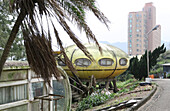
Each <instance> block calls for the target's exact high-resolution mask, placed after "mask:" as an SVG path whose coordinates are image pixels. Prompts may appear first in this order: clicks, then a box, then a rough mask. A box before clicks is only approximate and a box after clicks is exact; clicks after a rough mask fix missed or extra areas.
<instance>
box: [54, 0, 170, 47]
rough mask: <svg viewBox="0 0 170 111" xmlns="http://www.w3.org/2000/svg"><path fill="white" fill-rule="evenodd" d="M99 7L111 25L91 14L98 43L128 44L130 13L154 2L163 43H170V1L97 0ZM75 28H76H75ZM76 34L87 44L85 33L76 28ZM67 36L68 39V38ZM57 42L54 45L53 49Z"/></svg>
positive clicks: (65, 39)
mask: <svg viewBox="0 0 170 111" xmlns="http://www.w3.org/2000/svg"><path fill="white" fill-rule="evenodd" d="M96 1H97V6H98V7H99V8H100V10H101V11H102V12H103V13H104V14H105V16H106V17H108V19H109V20H110V21H111V23H110V24H109V27H110V29H109V30H108V29H107V28H106V26H105V25H104V24H102V23H100V22H99V21H98V19H97V18H96V17H95V16H94V15H93V14H92V13H89V14H88V16H87V21H88V24H89V26H90V28H91V29H92V31H93V33H94V34H95V35H96V38H97V40H98V41H108V42H110V43H115V42H127V34H128V32H127V30H128V13H129V12H133V11H134V12H136V11H142V8H143V7H144V5H145V3H148V2H153V5H154V6H155V7H156V17H157V18H156V24H160V25H161V35H162V41H166V42H170V0H96ZM73 27H74V26H73ZM73 30H74V32H75V33H76V34H77V35H78V37H79V39H80V40H81V41H82V42H87V39H86V37H85V34H84V33H79V31H78V30H77V29H76V28H73ZM59 34H60V36H63V37H62V40H63V41H64V45H65V46H68V45H70V44H73V43H72V42H71V40H69V37H68V36H67V35H66V34H64V32H62V31H60V33H59ZM66 36H67V37H66ZM54 46H55V42H54V43H53V47H54Z"/></svg>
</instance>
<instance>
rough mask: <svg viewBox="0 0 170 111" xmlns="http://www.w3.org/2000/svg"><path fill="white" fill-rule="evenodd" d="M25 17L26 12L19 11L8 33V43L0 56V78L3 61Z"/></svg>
mask: <svg viewBox="0 0 170 111" xmlns="http://www.w3.org/2000/svg"><path fill="white" fill-rule="evenodd" d="M25 16H26V12H25V11H24V10H21V12H20V14H19V16H18V18H17V20H16V22H15V24H14V26H13V28H12V31H11V33H10V36H9V38H8V41H7V43H6V45H5V48H4V51H3V53H2V56H1V58H0V76H1V72H2V69H3V66H4V64H5V61H6V60H7V57H8V54H9V51H10V49H11V46H12V44H13V42H14V40H15V38H16V34H17V33H18V30H19V27H20V25H21V23H22V21H23V20H24V18H25Z"/></svg>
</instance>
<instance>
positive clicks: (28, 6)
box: [0, 0, 109, 82]
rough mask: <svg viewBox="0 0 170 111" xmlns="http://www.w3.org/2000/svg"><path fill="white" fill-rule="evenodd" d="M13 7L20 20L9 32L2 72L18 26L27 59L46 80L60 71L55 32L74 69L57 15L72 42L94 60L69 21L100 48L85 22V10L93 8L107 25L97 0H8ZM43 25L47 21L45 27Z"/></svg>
mask: <svg viewBox="0 0 170 111" xmlns="http://www.w3.org/2000/svg"><path fill="white" fill-rule="evenodd" d="M9 1H10V8H11V10H12V11H13V12H17V13H18V17H17V20H16V22H15V24H14V26H13V29H12V31H11V33H10V36H9V39H8V41H7V43H6V46H5V48H4V52H3V54H2V57H1V59H0V75H1V72H2V69H3V65H4V63H5V61H6V59H7V56H8V54H9V50H10V47H11V45H12V43H13V41H14V39H15V37H16V34H17V32H18V30H19V28H20V27H21V28H22V32H23V35H24V44H25V47H26V53H27V59H28V62H29V65H30V67H31V68H32V69H33V70H34V71H35V73H36V74H38V75H39V74H41V75H39V76H41V77H42V78H43V79H44V80H45V82H49V78H50V77H51V76H52V74H54V76H55V77H56V78H57V79H59V78H60V74H59V71H57V68H56V63H55V59H54V56H53V52H52V47H51V33H52V32H53V33H54V34H55V37H56V40H57V43H58V45H59V47H60V50H61V52H62V53H63V55H64V58H65V62H66V64H67V66H68V67H69V68H70V69H71V70H72V71H73V72H75V70H74V67H73V66H72V64H71V62H70V61H69V59H68V57H67V56H66V54H65V51H64V48H63V44H62V41H61V39H60V38H61V37H60V36H59V34H58V30H57V27H56V26H55V22H54V18H55V20H57V22H58V23H59V24H60V25H61V27H62V28H63V29H64V30H65V32H66V33H67V34H68V35H69V37H70V38H71V39H72V40H73V42H74V43H75V44H76V45H77V46H78V47H79V48H80V49H81V50H82V51H83V52H84V53H85V55H86V56H88V57H89V58H90V59H93V58H92V56H91V55H90V53H89V52H88V51H87V49H86V47H85V46H83V45H82V43H81V42H80V41H79V40H78V39H77V37H76V35H75V34H74V32H73V31H72V30H71V28H70V27H69V25H68V23H67V21H69V22H72V23H74V24H76V25H77V26H78V28H79V30H80V31H82V30H83V31H84V32H85V33H86V36H87V38H88V39H89V40H92V41H94V42H95V43H96V44H97V46H98V47H99V50H100V51H101V48H100V46H99V44H98V42H97V40H96V38H95V35H94V34H93V32H92V31H91V29H90V28H89V26H88V25H87V23H86V19H85V15H86V11H92V12H93V13H94V15H95V16H96V17H97V18H98V19H99V20H100V21H101V22H103V23H104V24H105V25H106V26H107V27H108V25H107V23H108V22H109V20H108V19H107V18H106V17H105V16H104V14H103V13H102V12H101V11H100V10H99V9H98V8H97V7H96V0H9ZM43 24H46V27H44V25H43Z"/></svg>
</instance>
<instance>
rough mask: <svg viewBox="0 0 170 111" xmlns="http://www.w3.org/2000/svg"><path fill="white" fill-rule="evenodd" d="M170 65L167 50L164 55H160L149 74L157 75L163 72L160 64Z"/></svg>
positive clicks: (169, 53) (168, 51) (169, 55)
mask: <svg viewBox="0 0 170 111" xmlns="http://www.w3.org/2000/svg"><path fill="white" fill-rule="evenodd" d="M165 63H170V50H167V51H166V52H165V53H163V54H161V55H160V57H159V58H158V59H157V64H156V65H155V66H154V67H153V68H152V70H151V72H150V73H151V74H158V73H162V72H163V67H162V64H165Z"/></svg>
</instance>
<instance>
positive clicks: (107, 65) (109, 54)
mask: <svg viewBox="0 0 170 111" xmlns="http://www.w3.org/2000/svg"><path fill="white" fill-rule="evenodd" d="M84 46H85V47H86V48H87V50H88V51H89V52H90V54H91V55H92V56H93V58H94V59H95V61H91V60H90V59H89V58H88V57H86V56H85V54H84V53H83V52H82V51H81V50H80V49H79V48H78V47H77V46H76V45H71V46H69V47H67V48H66V49H65V51H66V54H67V56H68V57H69V59H70V60H71V62H72V63H73V65H74V67H75V68H76V70H77V73H76V75H77V76H78V77H79V78H80V79H90V78H91V76H92V75H94V77H95V78H96V79H107V78H108V79H109V78H113V77H115V76H118V75H120V74H122V73H123V72H125V71H126V70H127V68H128V67H129V58H128V55H127V54H126V53H125V52H123V51H122V50H120V49H119V48H116V47H114V46H111V45H108V44H100V46H101V47H102V55H101V53H100V52H99V50H98V47H97V46H96V45H95V44H91V43H90V44H89V43H86V44H84ZM58 65H59V66H62V68H63V69H64V70H65V71H66V72H67V74H68V75H69V76H73V75H72V73H71V71H70V70H69V69H68V67H67V66H66V65H65V63H63V61H61V60H58Z"/></svg>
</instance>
